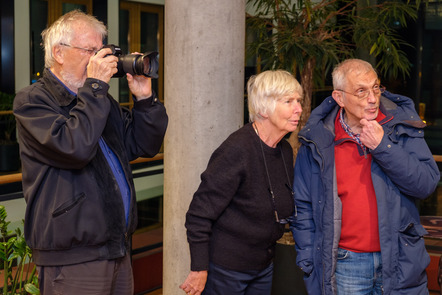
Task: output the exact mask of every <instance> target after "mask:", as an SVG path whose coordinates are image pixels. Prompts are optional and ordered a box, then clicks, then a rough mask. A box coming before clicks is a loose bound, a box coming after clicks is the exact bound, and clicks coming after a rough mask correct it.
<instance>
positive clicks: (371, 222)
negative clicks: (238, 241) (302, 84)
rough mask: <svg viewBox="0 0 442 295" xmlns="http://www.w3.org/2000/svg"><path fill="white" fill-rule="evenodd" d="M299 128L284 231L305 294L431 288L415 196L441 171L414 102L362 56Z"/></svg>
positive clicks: (429, 188) (343, 68) (339, 70)
mask: <svg viewBox="0 0 442 295" xmlns="http://www.w3.org/2000/svg"><path fill="white" fill-rule="evenodd" d="M332 77H333V87H334V90H333V92H332V96H331V97H328V98H327V99H325V100H324V102H323V103H321V105H320V106H319V107H317V108H316V109H315V110H314V111H313V112H312V114H311V116H310V118H309V120H308V122H307V124H306V126H305V127H304V128H303V129H302V130H301V132H300V133H299V139H300V141H301V143H302V145H301V147H300V149H299V151H298V154H297V159H296V165H295V178H294V179H295V180H294V191H295V205H296V209H297V210H296V214H295V215H294V219H293V223H292V224H291V230H292V232H293V236H294V238H295V242H296V250H297V259H296V260H297V264H298V266H299V267H300V268H301V269H302V270H303V271H304V273H305V277H304V279H305V283H306V287H307V290H308V292H309V294H315V295H317V294H339V295H341V294H351V295H358V294H413V295H417V294H428V289H427V277H426V272H425V269H426V267H427V265H428V263H429V261H430V258H429V255H428V254H427V252H426V250H425V244H424V239H423V238H422V237H423V236H424V235H425V234H426V233H427V232H426V231H425V229H424V228H423V227H422V225H421V224H420V218H419V211H418V209H417V207H416V202H417V201H418V200H421V199H424V198H426V197H427V196H428V195H429V194H431V193H432V192H433V191H434V189H435V188H436V186H437V183H438V181H439V179H440V175H439V170H438V168H437V165H436V163H435V161H434V159H433V156H432V154H431V152H430V150H429V148H428V146H427V144H426V142H425V140H424V136H423V127H424V126H425V124H424V123H423V122H422V121H421V120H420V118H419V116H418V114H417V113H416V111H415V109H414V104H413V101H412V100H411V99H409V98H407V97H405V96H402V95H397V94H392V93H390V92H388V91H386V90H385V88H384V87H382V86H381V85H380V84H379V78H378V76H377V74H376V72H375V70H374V69H373V67H372V66H371V65H370V64H369V63H367V62H365V61H362V60H359V59H349V60H346V61H344V62H342V63H341V64H339V65H337V66H336V68H335V69H334V71H333V74H332Z"/></svg>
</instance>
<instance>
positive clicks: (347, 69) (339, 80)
mask: <svg viewBox="0 0 442 295" xmlns="http://www.w3.org/2000/svg"><path fill="white" fill-rule="evenodd" d="M369 72H374V73H375V74H377V73H376V70H375V69H374V68H373V66H372V65H371V64H370V63H369V62H366V61H365V60H362V59H357V58H351V59H346V60H344V61H343V62H341V63H339V64H337V65H336V66H335V68H334V69H333V72H332V78H333V88H334V89H344V88H345V86H346V85H345V84H346V83H347V76H348V75H349V74H350V73H355V74H365V73H369Z"/></svg>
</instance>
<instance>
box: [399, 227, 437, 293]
mask: <svg viewBox="0 0 442 295" xmlns="http://www.w3.org/2000/svg"><path fill="white" fill-rule="evenodd" d="M426 234H428V232H427V231H426V230H425V229H424V227H423V226H422V225H421V224H414V223H410V224H408V225H407V226H406V227H404V228H402V229H400V230H399V248H398V250H399V255H398V272H397V273H398V286H397V288H399V289H402V288H410V287H413V286H417V285H421V284H422V283H424V282H425V281H426V272H425V269H426V267H427V266H428V264H429V263H430V256H429V255H428V253H427V251H426V249H425V241H424V238H423V236H424V235H426Z"/></svg>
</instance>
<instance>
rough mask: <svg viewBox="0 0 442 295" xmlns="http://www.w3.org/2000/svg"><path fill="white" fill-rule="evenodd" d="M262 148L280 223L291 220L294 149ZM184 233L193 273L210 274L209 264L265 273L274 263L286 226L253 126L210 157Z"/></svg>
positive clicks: (284, 143)
mask: <svg viewBox="0 0 442 295" xmlns="http://www.w3.org/2000/svg"><path fill="white" fill-rule="evenodd" d="M262 147H263V150H264V154H265V159H266V163H267V167H268V172H269V175H270V181H271V186H272V189H273V192H274V195H275V205H276V209H277V212H278V215H279V218H287V217H289V216H291V214H292V212H293V209H294V203H293V197H292V194H291V190H290V189H289V187H292V182H293V153H292V149H291V147H290V145H289V143H288V142H287V141H286V140H284V139H283V140H281V141H280V142H279V143H278V145H277V147H276V148H271V147H269V146H267V145H266V144H265V143H264V142H262ZM281 151H283V153H284V161H283V158H282V157H281ZM284 162H285V165H286V170H287V173H286V171H285V169H284V166H283V163H284ZM287 174H288V176H287ZM186 228H187V239H188V242H189V245H190V254H191V261H192V262H191V270H192V271H200V270H207V269H208V265H209V261H210V262H212V263H215V264H217V265H219V266H222V267H225V268H227V269H230V270H235V271H247V270H262V269H264V268H265V267H267V266H268V265H269V264H270V263H271V262H272V259H273V256H274V249H275V245H276V241H277V240H278V239H279V238H281V236H282V234H283V232H284V225H282V224H279V223H277V222H276V219H275V213H274V209H273V203H272V199H271V195H270V192H269V181H268V177H267V174H266V169H265V166H264V159H263V154H262V150H261V146H260V138H259V137H258V135H257V134H256V133H255V131H254V129H253V126H252V124H250V123H249V124H247V125H245V126H244V127H242V128H241V129H239V130H238V131H236V132H234V133H232V134H231V135H230V136H229V137H228V138H227V139H226V140H225V141H224V142H223V143H222V144H221V146H220V147H219V148H218V149H216V150H215V152H214V153H213V154H212V156H211V158H210V160H209V164H208V166H207V169H206V171H204V172H203V173H202V175H201V184H200V186H199V188H198V190H197V191H196V192H195V194H194V196H193V200H192V202H191V204H190V207H189V210H188V212H187V214H186Z"/></svg>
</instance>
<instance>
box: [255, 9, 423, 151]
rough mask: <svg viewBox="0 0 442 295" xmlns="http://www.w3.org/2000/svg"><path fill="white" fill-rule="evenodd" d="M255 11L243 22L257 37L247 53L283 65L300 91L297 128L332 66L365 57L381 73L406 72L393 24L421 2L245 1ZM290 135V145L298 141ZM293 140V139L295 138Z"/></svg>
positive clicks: (413, 13) (268, 65) (271, 65)
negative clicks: (316, 89)
mask: <svg viewBox="0 0 442 295" xmlns="http://www.w3.org/2000/svg"><path fill="white" fill-rule="evenodd" d="M247 3H248V5H251V7H252V8H254V10H255V11H256V14H254V15H249V16H248V19H247V22H248V25H249V26H250V28H251V29H252V30H253V31H254V32H255V33H256V39H255V40H254V41H252V42H250V43H248V44H247V50H248V52H247V53H248V56H254V55H257V56H259V59H260V63H261V64H260V65H261V66H262V69H263V70H265V69H277V68H279V69H285V70H287V71H290V72H292V73H294V74H295V75H297V76H298V77H300V82H301V85H302V87H303V89H304V96H305V97H304V102H303V116H302V119H301V122H300V127H302V126H303V125H304V124H305V122H306V121H307V119H308V117H309V116H310V112H311V97H312V92H313V88H322V87H323V86H324V81H325V80H326V77H327V75H328V74H329V73H330V70H331V69H332V67H333V66H334V65H335V64H336V63H337V62H339V61H342V60H344V59H346V58H350V57H354V56H359V57H361V55H365V57H364V59H368V60H370V61H372V62H374V63H375V67H376V68H377V69H378V70H379V71H380V74H381V75H383V76H384V77H396V76H397V75H398V74H402V75H404V76H405V75H409V71H410V66H411V65H410V62H409V61H408V59H407V56H406V54H405V52H404V51H402V48H403V46H407V45H408V44H407V43H406V42H405V41H403V40H402V39H401V37H400V36H399V34H398V32H397V28H400V27H406V26H407V21H408V20H410V19H412V20H415V19H416V18H417V15H418V13H417V11H418V8H419V5H420V0H416V2H414V3H412V2H410V1H409V0H407V1H399V0H398V1H395V0H391V1H390V0H386V1H374V0H339V1H338V0H319V1H312V0H247ZM296 137H297V133H295V132H294V133H292V136H291V138H290V141H291V144H292V145H296V144H297V140H296ZM294 141H296V143H295V142H294Z"/></svg>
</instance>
